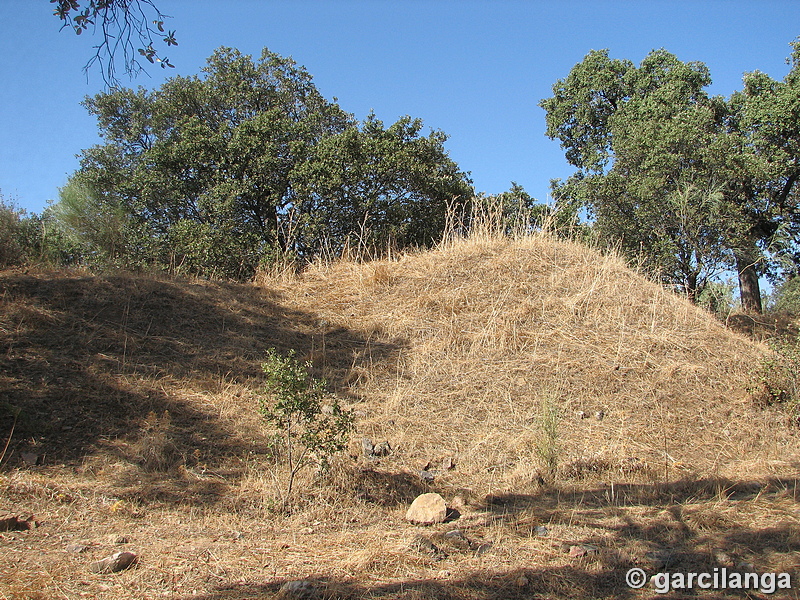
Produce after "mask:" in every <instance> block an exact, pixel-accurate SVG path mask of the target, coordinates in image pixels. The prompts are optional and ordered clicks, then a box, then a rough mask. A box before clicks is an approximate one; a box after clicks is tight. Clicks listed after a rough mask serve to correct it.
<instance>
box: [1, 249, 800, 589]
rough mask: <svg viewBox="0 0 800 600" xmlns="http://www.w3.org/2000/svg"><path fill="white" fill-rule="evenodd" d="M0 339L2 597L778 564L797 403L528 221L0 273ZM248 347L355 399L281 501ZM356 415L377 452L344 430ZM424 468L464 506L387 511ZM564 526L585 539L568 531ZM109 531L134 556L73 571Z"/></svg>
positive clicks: (716, 328) (794, 552)
mask: <svg viewBox="0 0 800 600" xmlns="http://www.w3.org/2000/svg"><path fill="white" fill-rule="evenodd" d="M0 344H2V352H1V353H0V386H1V387H0V390H1V391H2V397H0V435H2V440H0V441H2V444H0V445H4V444H5V441H6V439H7V437H8V435H9V434H10V432H11V428H12V424H13V423H14V419H15V415H16V414H17V413H18V414H19V417H18V419H17V422H16V425H15V426H14V432H13V436H11V440H10V443H9V448H8V451H7V453H6V456H5V458H4V460H3V464H2V472H0V516H4V515H6V514H7V515H9V516H11V515H20V516H23V517H25V516H27V515H30V514H34V515H35V516H36V520H37V521H38V522H39V526H38V527H36V528H33V529H30V530H28V531H6V532H2V533H0V572H2V574H3V578H2V580H0V598H3V599H6V598H13V599H23V598H101V597H114V598H121V599H128V598H130V599H133V598H137V599H138V598H160V597H166V598H179V599H189V598H203V599H205V600H234V599H235V600H244V599H245V598H254V597H266V598H269V597H279V596H281V595H284V596H285V595H286V593H285V592H280V591H279V590H280V589H281V586H282V585H283V584H284V583H286V582H287V581H292V580H306V581H308V582H309V584H308V585H310V586H312V587H313V588H314V589H315V590H316V592H317V594H318V596H319V597H323V598H353V599H355V598H359V599H364V598H386V599H388V598H392V599H396V598H402V599H411V598H453V599H456V598H457V599H462V598H463V599H466V598H470V599H472V598H486V599H490V598H491V599H498V598H542V599H544V598H564V599H567V598H575V599H578V598H640V597H648V593H649V592H648V590H644V591H642V592H634V591H632V590H629V589H628V588H627V587H625V584H624V574H625V572H626V571H627V569H628V568H630V567H631V566H642V568H646V569H649V570H651V571H653V570H654V569H656V568H657V567H658V565H657V563H658V561H663V560H668V562H669V565H670V566H669V568H670V569H671V570H681V569H683V570H695V571H696V570H701V569H710V568H714V567H716V566H723V565H725V564H727V562H732V563H734V564H735V563H736V562H748V563H751V564H753V565H754V566H755V567H756V568H757V570H759V571H762V572H763V571H769V570H774V569H779V570H790V571H792V572H793V573H794V572H795V571H796V570H797V567H798V564H800V529H798V521H797V508H798V507H797V501H798V493H797V483H796V479H795V474H796V472H797V465H798V464H800V460H798V449H797V444H796V430H795V429H792V428H789V427H787V426H786V420H785V419H784V418H782V415H781V414H780V413H779V412H778V411H777V409H775V408H760V407H758V406H755V405H754V404H753V403H752V402H751V401H750V400H749V399H748V397H747V393H746V388H747V384H748V377H749V370H750V368H751V366H753V365H754V363H755V362H756V361H757V360H758V359H759V357H760V356H761V355H762V353H763V352H764V351H765V348H764V347H763V346H761V345H759V344H756V343H754V342H751V341H750V340H748V339H747V338H745V337H743V336H741V335H738V334H736V333H733V332H731V331H729V330H727V329H725V327H724V326H723V325H722V324H720V323H718V322H717V321H716V320H715V319H714V318H713V317H711V316H710V315H708V314H706V313H704V312H703V311H702V310H699V309H697V308H696V307H694V306H691V305H690V304H688V303H687V302H685V301H684V300H682V299H680V298H677V297H675V296H673V295H671V294H669V293H667V292H665V291H663V290H662V289H660V288H659V287H658V286H656V285H654V284H652V283H650V282H648V281H646V280H645V279H644V278H642V277H640V276H639V275H637V274H636V273H634V272H632V271H630V270H629V269H627V268H626V267H625V266H624V264H623V263H622V262H621V261H620V260H619V259H617V258H615V257H613V256H604V255H601V254H599V253H597V252H594V251H592V250H588V249H586V248H584V247H581V246H578V245H575V244H571V243H567V242H561V241H556V240H554V239H551V238H548V237H546V236H533V237H527V238H521V239H516V240H510V239H498V238H492V237H491V236H484V237H482V238H474V239H471V240H459V241H455V242H452V243H450V244H448V245H446V246H443V247H441V248H439V249H437V250H434V251H430V252H424V253H416V254H408V255H404V256H401V257H399V258H397V259H396V260H391V261H388V260H386V261H374V262H370V263H362V264H358V263H354V262H339V263H335V264H332V265H328V266H323V265H317V266H315V267H313V268H309V270H308V271H307V272H306V273H304V274H303V275H301V276H299V277H296V278H290V277H288V276H286V274H282V275H281V276H280V277H276V278H275V279H273V280H268V279H264V280H262V281H261V282H260V284H259V285H257V286H256V285H232V284H219V283H210V282H201V281H183V280H170V279H165V278H152V277H140V276H126V275H113V276H105V277H88V276H85V275H80V274H77V275H76V274H68V273H67V274H65V273H37V274H28V275H23V274H18V273H11V272H9V273H5V274H0ZM270 347H277V348H279V349H280V350H288V349H290V348H291V349H295V350H296V351H297V352H298V354H299V355H300V356H305V357H306V358H307V359H308V360H310V361H311V362H312V364H313V367H314V372H315V374H316V375H318V376H322V377H325V378H326V379H327V380H328V382H329V385H330V387H331V389H332V390H335V391H336V392H337V393H338V394H340V395H341V396H342V397H343V398H344V399H345V400H346V403H347V404H348V405H349V407H350V408H352V409H353V410H354V411H355V412H356V415H357V426H358V433H357V435H356V436H354V438H353V441H352V444H351V448H350V450H349V452H348V453H347V454H346V455H345V456H342V457H340V458H339V459H338V460H337V461H336V462H335V464H334V466H333V468H332V470H331V471H330V472H328V473H320V474H318V473H314V472H313V471H311V470H308V471H305V472H303V473H302V474H301V478H300V481H299V482H298V489H299V494H298V497H297V500H296V503H295V504H294V510H293V511H292V512H291V513H289V514H281V513H280V512H279V511H277V510H276V507H277V506H279V505H280V502H281V496H280V494H281V489H282V488H283V485H282V482H281V481H279V477H280V475H279V471H277V470H276V468H275V457H274V453H273V452H272V441H271V438H270V436H269V435H268V434H269V432H267V431H265V429H264V425H263V422H262V420H261V419H260V417H259V415H258V412H257V405H258V397H259V395H260V394H261V393H262V392H261V388H262V383H261V372H260V362H261V360H262V359H263V356H264V353H265V351H266V349H267V348H270ZM543 399H547V401H548V402H549V403H551V404H552V405H553V406H554V410H555V414H556V415H557V417H558V427H557V429H556V432H557V433H556V435H555V436H554V438H553V439H554V447H555V448H557V450H558V456H557V459H558V460H557V469H556V470H555V472H554V474H553V481H552V482H546V481H545V478H544V477H543V475H544V474H545V473H544V470H543V469H544V467H545V466H546V465H543V464H541V460H540V458H539V455H538V454H537V448H538V447H540V445H541V439H542V438H541V433H542V432H541V422H542V421H541V418H540V417H541V407H542V405H543ZM361 437H369V438H371V439H372V440H373V441H374V442H379V441H383V440H388V441H389V442H390V445H391V447H392V449H393V452H392V454H390V455H389V456H386V457H382V458H378V459H375V458H373V459H367V458H365V457H363V456H361V455H360V454H361V451H360V446H361V443H360V442H361ZM23 454H24V455H25V457H27V459H26V458H25V457H23ZM31 456H33V457H35V460H33V461H32V460H31ZM444 459H448V460H449V461H451V462H452V465H451V466H453V468H447V467H443V466H441V465H442V464H443V460H444ZM447 464H449V463H447ZM424 466H428V468H429V469H430V473H432V474H433V481H428V480H423V479H422V478H421V477H420V475H419V471H420V469H422V468H423V467H424ZM426 491H437V492H439V493H441V494H442V495H443V496H444V497H445V499H446V500H447V501H448V504H449V505H450V506H451V507H453V508H457V509H458V512H459V513H460V517H459V518H458V519H456V520H454V521H451V522H448V523H444V524H441V525H437V526H433V527H430V528H422V527H417V526H413V525H410V524H408V523H406V522H405V521H404V514H405V510H406V508H407V505H408V503H409V502H410V501H411V500H412V499H413V498H414V497H415V496H416V495H417V494H419V493H422V492H426ZM542 528H544V529H542ZM453 529H459V530H461V532H462V534H463V536H464V537H465V539H466V540H468V542H467V543H466V545H465V544H464V543H461V542H453V541H452V540H453V538H451V537H447V536H445V534H446V533H447V532H449V531H451V530H453ZM420 535H421V536H424V537H426V538H428V539H430V540H431V541H432V543H434V544H435V545H436V546H437V547H439V548H440V549H441V552H440V553H426V552H423V551H420V550H419V548H418V547H417V546H415V540H416V539H417V538H418V537H419V536H420ZM122 539H124V540H126V541H125V542H124V543H118V542H119V541H120V540H122ZM70 544H80V545H82V546H85V549H84V551H83V552H79V553H75V552H67V551H66V548H67V546H69V545H70ZM579 544H584V545H589V546H591V547H593V548H595V549H596V551H593V552H590V553H588V554H587V555H586V556H584V557H579V558H574V557H570V555H569V552H568V550H569V547H570V546H572V545H579ZM565 548H566V550H565ZM120 549H126V550H132V551H134V552H137V553H139V554H140V561H139V564H138V566H136V567H135V568H132V569H130V570H128V571H124V572H122V573H119V574H115V575H99V574H94V573H92V572H91V571H90V569H89V565H90V564H91V562H92V561H94V560H98V559H100V558H103V557H104V556H108V555H109V554H112V553H113V552H115V551H117V550H120ZM478 549H480V551H479V550H478ZM665 551H668V552H667V553H666V554H665V553H664V552H665ZM665 557H666V558H665ZM653 572H654V571H653ZM649 591H650V592H652V590H649ZM714 594H716V595H714ZM714 594H712V593H708V594H705V595H704V594H703V593H700V594H698V597H705V598H718V597H726V596H725V595H724V594H719V593H718V592H715V593H714ZM667 597H670V596H667Z"/></svg>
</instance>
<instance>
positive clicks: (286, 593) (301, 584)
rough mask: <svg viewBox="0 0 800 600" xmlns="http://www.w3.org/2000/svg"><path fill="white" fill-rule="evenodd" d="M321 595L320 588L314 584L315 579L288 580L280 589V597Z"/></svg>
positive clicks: (307, 597)
mask: <svg viewBox="0 0 800 600" xmlns="http://www.w3.org/2000/svg"><path fill="white" fill-rule="evenodd" d="M318 596H319V589H318V588H317V586H316V585H314V582H313V581H308V580H307V579H298V580H295V581H287V582H286V583H284V584H283V585H282V586H281V589H280V590H279V591H278V597H279V598H306V599H311V598H317V597H318Z"/></svg>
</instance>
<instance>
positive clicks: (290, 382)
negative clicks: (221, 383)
mask: <svg viewBox="0 0 800 600" xmlns="http://www.w3.org/2000/svg"><path fill="white" fill-rule="evenodd" d="M310 366H311V365H310V364H309V363H305V364H303V363H301V362H299V361H298V360H297V359H296V358H295V353H294V351H292V352H290V353H289V355H288V356H281V355H280V354H278V352H277V351H276V350H275V349H274V348H272V349H270V350H269V351H268V353H267V360H266V361H265V362H264V364H263V365H262V368H263V370H264V373H265V374H266V380H267V392H268V394H269V398H262V399H261V403H260V411H261V414H262V415H263V416H264V418H265V419H266V420H267V421H268V422H269V423H270V424H272V425H273V426H275V427H276V428H277V429H278V430H279V437H280V438H281V443H282V446H283V447H284V449H285V451H284V454H283V456H284V459H285V461H286V465H287V473H288V475H287V482H286V494H285V496H284V502H283V504H284V507H286V505H287V502H288V500H289V497H290V496H291V493H292V488H293V485H294V479H295V476H296V475H297V473H298V472H299V471H300V470H301V469H302V468H303V467H305V466H306V465H308V464H309V463H311V462H315V463H316V464H317V465H318V466H319V467H320V468H322V469H326V468H327V467H328V465H329V461H330V459H331V457H332V456H333V455H334V454H336V453H337V452H340V451H342V450H343V449H344V448H345V447H346V445H347V440H348V436H349V434H350V432H351V431H352V429H353V426H354V424H353V415H352V413H351V412H350V411H348V410H345V409H343V408H342V407H341V406H340V405H339V402H338V400H337V399H336V398H335V397H333V396H329V395H326V394H325V391H324V387H325V384H324V382H323V381H322V380H320V379H317V378H315V377H313V376H312V375H311V374H310V373H309V368H310ZM323 399H327V400H328V401H329V404H326V405H324V406H323V403H322V400H323Z"/></svg>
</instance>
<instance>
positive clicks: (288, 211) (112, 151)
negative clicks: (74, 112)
mask: <svg viewBox="0 0 800 600" xmlns="http://www.w3.org/2000/svg"><path fill="white" fill-rule="evenodd" d="M203 71H204V73H203V76H202V77H174V78H172V79H170V80H168V81H167V82H166V83H164V84H163V85H162V86H161V87H160V88H159V89H157V90H153V91H147V90H145V89H143V88H140V89H139V90H137V91H134V90H130V89H124V88H123V89H115V90H113V91H111V92H109V93H102V94H98V95H96V96H95V97H93V98H89V99H87V101H86V103H85V104H86V106H87V108H88V109H89V110H90V112H92V113H93V114H94V115H96V116H97V119H98V125H99V127H100V131H101V134H102V136H103V137H104V139H105V143H104V144H103V145H100V146H95V147H93V148H89V149H87V150H85V151H84V152H83V157H82V161H81V169H80V172H79V174H78V177H77V178H76V179H77V180H79V181H80V183H81V185H83V186H85V187H86V188H88V189H89V190H92V192H93V194H94V195H95V197H96V200H97V202H98V203H99V205H102V206H105V207H108V209H109V211H110V212H111V214H116V212H115V211H117V210H118V209H119V210H121V211H122V212H123V213H124V215H125V219H126V220H127V222H128V224H129V225H133V224H135V226H136V228H137V229H136V231H137V235H136V240H137V241H136V243H135V244H132V245H129V246H128V248H129V249H134V250H136V251H137V252H140V251H141V249H142V248H145V247H146V248H148V249H149V251H150V252H151V253H152V254H151V256H150V260H151V262H153V263H157V264H160V265H161V266H163V267H169V268H174V267H176V266H180V267H181V268H182V269H187V270H189V271H191V272H192V273H195V274H198V275H206V276H227V277H237V278H242V279H246V278H249V277H251V276H252V275H253V274H254V271H255V269H256V268H257V266H258V265H259V264H260V263H263V262H265V261H269V260H271V257H274V256H295V257H297V258H298V259H300V260H310V259H313V258H314V257H315V256H317V255H319V254H321V253H323V252H333V253H337V252H339V251H341V249H343V248H344V247H346V246H348V245H351V246H352V245H353V240H355V239H357V240H358V243H359V244H360V245H363V246H364V247H367V248H369V249H370V250H371V249H373V248H376V247H383V246H385V245H397V246H401V247H402V246H408V245H413V246H429V245H432V244H433V243H434V242H435V241H438V239H439V237H440V236H441V233H442V230H443V228H444V221H445V214H446V207H447V204H448V203H449V202H453V200H454V198H456V199H458V201H460V202H466V200H467V198H468V197H469V196H470V195H471V193H472V190H471V187H470V185H469V180H468V178H467V176H466V174H464V173H462V172H461V171H459V170H458V167H457V166H456V164H455V163H454V162H453V161H452V160H451V159H450V158H449V157H448V156H447V153H446V152H445V150H444V146H443V144H444V142H445V140H446V136H445V135H444V134H443V133H441V132H439V131H433V132H431V133H430V134H429V135H427V136H423V135H422V134H421V131H422V127H423V125H422V122H421V121H420V120H419V119H411V118H410V117H404V118H402V119H400V120H399V121H398V122H397V123H395V124H394V125H392V126H390V127H388V128H385V127H384V126H383V124H382V123H381V122H380V121H378V120H377V119H375V118H374V117H373V116H371V117H369V118H368V119H367V120H366V121H365V122H364V123H363V124H359V123H357V122H356V121H355V120H354V119H353V117H352V116H351V115H349V114H347V113H345V112H344V111H343V110H342V109H341V108H339V106H338V105H337V104H336V103H334V102H328V101H327V100H325V99H324V98H323V97H322V95H321V94H320V93H319V91H318V90H317V88H316V87H315V86H314V84H313V81H312V78H311V76H310V75H309V74H308V72H307V71H306V70H305V69H304V68H302V67H299V66H298V65H296V64H295V63H294V61H293V60H291V59H289V58H283V57H281V56H279V55H277V54H275V53H272V52H270V51H268V50H266V49H265V50H264V51H263V53H262V55H261V58H260V59H259V60H258V61H253V60H252V59H251V57H249V56H245V55H242V54H241V53H239V52H238V51H236V50H233V49H230V48H220V49H219V50H217V51H216V52H215V53H214V55H213V56H211V57H210V58H209V60H208V65H207V66H206V67H205V68H204V69H203ZM176 244H177V247H176V246H175V245H176Z"/></svg>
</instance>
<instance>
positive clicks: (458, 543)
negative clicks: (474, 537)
mask: <svg viewBox="0 0 800 600" xmlns="http://www.w3.org/2000/svg"><path fill="white" fill-rule="evenodd" d="M442 537H443V538H444V541H445V542H447V543H448V544H449V545H450V546H452V547H453V548H455V549H456V550H472V544H470V541H469V540H468V539H467V536H465V535H464V532H463V531H461V530H460V529H453V530H451V531H448V532H446V533H445V534H444V535H443V536H442Z"/></svg>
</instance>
